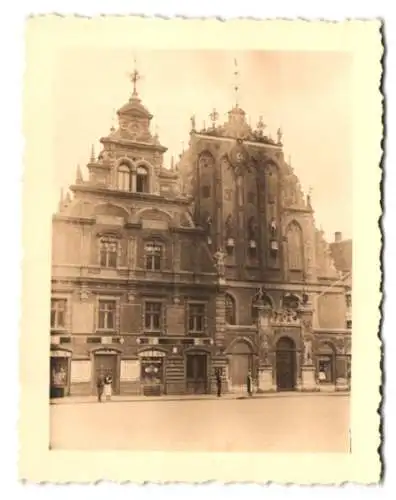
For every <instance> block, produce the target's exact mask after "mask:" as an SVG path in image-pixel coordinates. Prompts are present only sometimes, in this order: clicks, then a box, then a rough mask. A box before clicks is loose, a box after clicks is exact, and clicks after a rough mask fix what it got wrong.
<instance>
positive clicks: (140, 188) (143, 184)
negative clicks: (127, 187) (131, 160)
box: [136, 166, 148, 193]
mask: <svg viewBox="0 0 396 500" xmlns="http://www.w3.org/2000/svg"><path fill="white" fill-rule="evenodd" d="M136 192H137V193H148V172H147V169H146V168H144V167H141V166H139V167H138V168H137V171H136Z"/></svg>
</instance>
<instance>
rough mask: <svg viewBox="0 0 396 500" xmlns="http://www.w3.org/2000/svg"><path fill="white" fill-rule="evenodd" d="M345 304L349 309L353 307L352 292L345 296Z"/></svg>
mask: <svg viewBox="0 0 396 500" xmlns="http://www.w3.org/2000/svg"><path fill="white" fill-rule="evenodd" d="M345 302H346V306H347V308H348V309H349V308H351V307H352V295H351V292H347V293H346V294H345Z"/></svg>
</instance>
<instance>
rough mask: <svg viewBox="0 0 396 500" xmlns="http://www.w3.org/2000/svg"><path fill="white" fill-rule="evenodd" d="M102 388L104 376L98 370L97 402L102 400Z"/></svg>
mask: <svg viewBox="0 0 396 500" xmlns="http://www.w3.org/2000/svg"><path fill="white" fill-rule="evenodd" d="M103 389H104V376H103V372H102V371H100V373H99V375H98V378H97V380H96V390H97V393H98V402H99V403H101V402H102V395H103Z"/></svg>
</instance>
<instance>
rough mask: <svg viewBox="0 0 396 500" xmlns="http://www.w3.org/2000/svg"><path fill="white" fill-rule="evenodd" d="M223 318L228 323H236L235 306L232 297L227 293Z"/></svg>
mask: <svg viewBox="0 0 396 500" xmlns="http://www.w3.org/2000/svg"><path fill="white" fill-rule="evenodd" d="M225 320H226V323H227V324H229V325H235V324H236V307H235V300H234V297H231V295H229V294H228V293H227V294H226V296H225Z"/></svg>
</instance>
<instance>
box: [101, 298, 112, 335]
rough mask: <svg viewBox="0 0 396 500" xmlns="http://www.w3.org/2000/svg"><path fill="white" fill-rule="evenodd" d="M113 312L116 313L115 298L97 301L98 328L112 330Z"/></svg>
mask: <svg viewBox="0 0 396 500" xmlns="http://www.w3.org/2000/svg"><path fill="white" fill-rule="evenodd" d="M115 314H116V301H115V300H100V301H99V321H98V327H99V329H100V330H114V329H115Z"/></svg>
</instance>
